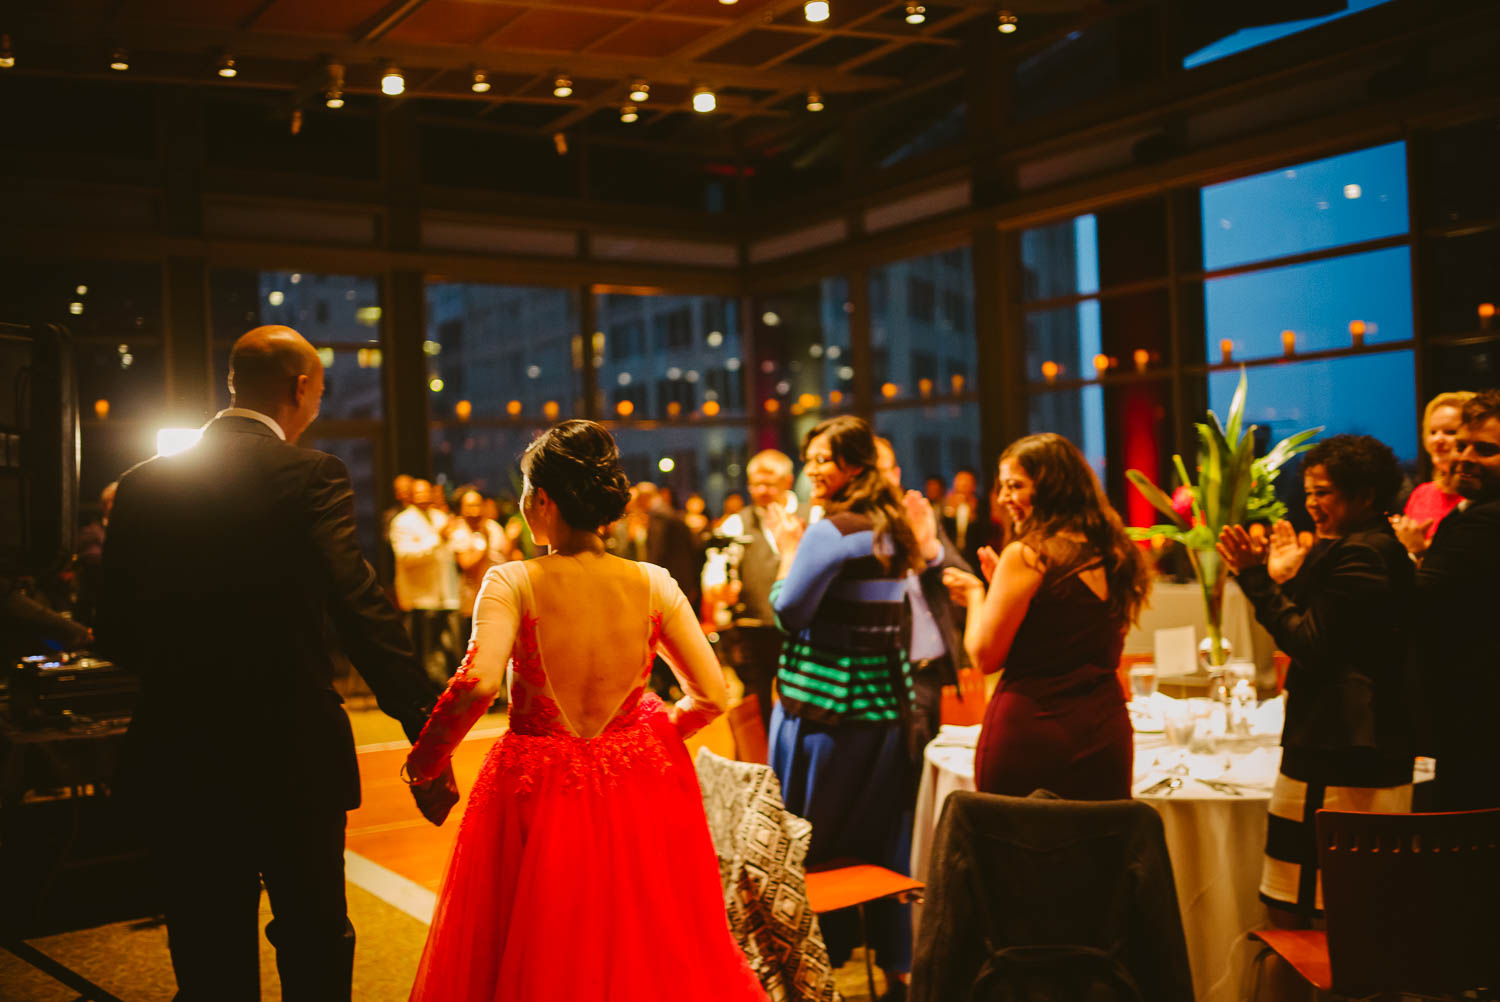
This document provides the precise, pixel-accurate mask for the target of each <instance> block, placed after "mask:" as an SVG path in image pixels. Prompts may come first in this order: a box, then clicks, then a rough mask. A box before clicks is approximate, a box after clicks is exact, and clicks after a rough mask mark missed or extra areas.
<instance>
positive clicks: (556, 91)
mask: <svg viewBox="0 0 1500 1002" xmlns="http://www.w3.org/2000/svg"><path fill="white" fill-rule="evenodd" d="M552 96H553V97H572V96H573V78H572V77H570V76H568V75H567V74H566V73H559V74H558V75H557V79H556V80H554V81H552Z"/></svg>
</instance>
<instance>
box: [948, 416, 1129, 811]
mask: <svg viewBox="0 0 1500 1002" xmlns="http://www.w3.org/2000/svg"><path fill="white" fill-rule="evenodd" d="M999 497H1000V503H1001V506H1002V508H1003V509H1004V512H1005V514H1006V515H1007V516H1008V521H1009V523H1010V531H1009V532H1008V533H1007V542H1006V545H1005V548H1004V549H1003V550H1001V552H1000V554H999V556H998V557H997V556H996V555H995V553H994V551H993V550H986V551H984V552H982V553H981V554H980V564H981V566H982V568H983V569H984V571H985V576H986V577H988V578H989V579H990V583H989V590H988V592H986V590H985V586H984V582H982V581H980V580H979V579H978V578H976V577H975V576H974V575H972V574H967V573H965V572H963V571H960V570H956V569H953V568H950V569H949V570H947V571H945V572H944V575H943V580H944V583H946V584H947V585H948V588H949V591H950V592H951V593H952V595H953V598H954V601H956V602H959V603H961V604H965V605H967V606H968V609H969V611H968V620H967V625H966V627H965V630H964V647H965V648H966V649H967V650H968V653H969V658H970V659H971V661H972V662H973V664H974V665H976V666H977V667H979V668H980V669H981V670H983V671H984V672H985V673H986V674H988V673H990V672H995V671H999V670H1000V669H1002V668H1003V669H1004V674H1003V675H1001V677H1000V684H999V686H998V687H997V688H996V690H995V695H994V697H993V698H992V699H991V700H990V704H989V707H988V708H987V709H986V710H985V716H984V726H983V727H982V728H981V729H980V732H979V745H978V747H977V749H976V750H975V755H974V779H975V785H977V786H978V788H979V789H980V790H981V791H983V792H985V793H1001V794H1006V795H1008V796H1014V797H1024V796H1026V795H1028V794H1030V793H1031V792H1032V791H1033V790H1036V789H1047V790H1051V791H1052V792H1053V793H1055V794H1057V795H1058V796H1060V797H1063V798H1065V799H1068V800H1117V799H1119V800H1123V799H1126V798H1128V797H1129V796H1130V779H1131V762H1132V757H1133V751H1134V749H1133V745H1132V736H1133V735H1132V730H1131V726H1130V716H1129V714H1128V713H1127V711H1126V709H1125V697H1124V693H1123V691H1122V690H1121V688H1120V683H1119V681H1118V679H1117V677H1116V675H1115V668H1116V667H1117V666H1118V665H1119V663H1120V650H1121V648H1122V647H1123V646H1124V643H1125V631H1126V629H1127V628H1128V627H1129V625H1130V623H1131V622H1132V621H1133V620H1134V619H1135V616H1136V614H1137V613H1138V612H1139V610H1140V608H1141V605H1142V604H1143V603H1144V602H1145V600H1146V595H1147V593H1148V592H1149V590H1150V571H1149V570H1148V568H1147V565H1146V560H1145V558H1144V556H1143V555H1142V554H1141V552H1140V550H1139V548H1138V547H1137V546H1136V545H1135V543H1133V542H1132V541H1131V540H1130V537H1129V536H1127V535H1126V533H1125V526H1124V524H1123V523H1122V522H1121V521H1120V516H1119V515H1118V514H1116V512H1115V510H1114V509H1113V508H1111V507H1110V504H1109V501H1108V500H1107V499H1106V498H1105V496H1104V492H1103V490H1102V489H1101V488H1100V486H1099V480H1098V478H1097V477H1096V476H1095V475H1094V471H1093V470H1092V469H1090V468H1089V465H1088V462H1087V461H1086V460H1085V459H1084V458H1083V454H1082V453H1081V452H1079V451H1078V448H1077V447H1076V446H1074V445H1073V443H1071V442H1069V441H1068V440H1067V439H1065V438H1063V437H1062V436H1061V435H1054V434H1043V435H1029V436H1027V437H1026V438H1022V439H1019V440H1017V441H1016V442H1014V443H1013V444H1012V445H1011V446H1010V448H1008V449H1006V450H1005V453H1004V455H1002V456H1001V457H1000V481H999Z"/></svg>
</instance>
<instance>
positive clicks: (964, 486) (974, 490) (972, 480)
mask: <svg viewBox="0 0 1500 1002" xmlns="http://www.w3.org/2000/svg"><path fill="white" fill-rule="evenodd" d="M953 493H954V494H957V495H959V496H960V497H963V498H973V497H978V496H979V475H978V474H977V473H975V472H974V471H973V470H971V469H969V467H967V466H965V467H963V468H961V469H960V470H959V471H958V472H957V473H955V474H954V475H953Z"/></svg>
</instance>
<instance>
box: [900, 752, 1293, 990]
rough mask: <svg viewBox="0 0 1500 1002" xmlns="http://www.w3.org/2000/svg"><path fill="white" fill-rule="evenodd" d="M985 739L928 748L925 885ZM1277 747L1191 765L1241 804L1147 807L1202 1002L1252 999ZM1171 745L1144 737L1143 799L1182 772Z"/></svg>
mask: <svg viewBox="0 0 1500 1002" xmlns="http://www.w3.org/2000/svg"><path fill="white" fill-rule="evenodd" d="M978 737H979V728H978V727H944V728H943V729H942V733H940V734H939V736H938V737H937V738H936V739H935V740H934V741H933V742H932V743H931V744H929V745H928V746H927V752H926V766H925V768H924V770H923V773H922V784H921V787H920V790H919V792H918V794H917V810H916V823H915V825H914V829H913V832H912V857H911V867H912V870H911V872H912V876H914V877H916V878H917V879H918V880H922V881H925V880H926V879H927V860H928V856H929V854H930V853H931V850H932V839H933V835H934V833H935V831H936V829H937V822H938V817H939V815H940V814H941V813H942V809H943V801H944V800H946V799H947V797H948V794H950V793H952V792H953V791H954V790H972V789H974V743H975V742H976V741H977V740H978ZM1274 740H1275V739H1274V738H1272V737H1269V736H1268V737H1267V738H1266V739H1265V742H1266V743H1265V744H1262V746H1260V747H1253V748H1252V749H1251V750H1248V751H1246V752H1243V753H1237V754H1235V755H1233V756H1232V757H1231V761H1232V767H1231V768H1230V769H1229V770H1228V771H1227V772H1226V771H1225V769H1224V765H1225V761H1226V756H1225V755H1224V754H1222V753H1221V754H1205V755H1198V754H1194V755H1190V756H1188V761H1187V765H1188V769H1189V772H1190V774H1191V775H1192V776H1193V777H1202V778H1205V779H1217V778H1221V777H1222V778H1224V779H1227V780H1232V781H1235V782H1238V783H1244V784H1247V785H1248V786H1249V787H1250V788H1248V789H1246V791H1245V792H1244V793H1243V794H1242V795H1239V796H1236V795H1233V794H1228V793H1222V792H1218V791H1216V790H1213V789H1210V788H1208V787H1206V786H1204V785H1202V784H1201V783H1199V782H1197V781H1196V779H1188V780H1187V781H1186V782H1185V784H1184V785H1183V787H1182V788H1181V789H1179V790H1177V791H1175V792H1174V793H1172V794H1171V795H1169V796H1162V795H1160V794H1156V795H1147V796H1143V797H1141V799H1142V800H1144V801H1145V802H1146V803H1148V804H1150V805H1151V806H1152V807H1154V808H1156V810H1157V811H1158V812H1160V814H1161V816H1162V824H1163V827H1164V828H1165V830H1166V839H1167V853H1168V854H1169V855H1170V856H1171V859H1172V873H1173V876H1174V879H1175V881H1176V884H1177V903H1178V906H1179V907H1180V908H1181V909H1182V928H1183V932H1184V933H1185V934H1186V937H1187V948H1188V961H1189V963H1191V965H1192V969H1193V994H1194V995H1195V996H1196V998H1197V1002H1233V1000H1237V999H1240V998H1243V997H1245V996H1244V993H1245V991H1246V990H1247V989H1248V984H1246V983H1245V982H1246V978H1245V974H1246V971H1247V970H1248V968H1249V964H1250V962H1251V961H1252V960H1253V959H1254V957H1255V955H1256V952H1257V950H1256V946H1255V945H1254V944H1252V943H1251V942H1250V941H1249V940H1248V939H1247V938H1246V935H1245V934H1246V933H1247V932H1249V931H1250V930H1252V929H1260V928H1264V927H1265V926H1266V925H1267V919H1266V909H1265V905H1263V904H1262V903H1261V901H1260V899H1259V897H1258V896H1257V894H1258V889H1259V886H1260V869H1261V857H1262V855H1263V853H1264V851H1265V842H1266V807H1267V804H1268V803H1269V801H1270V795H1271V790H1270V788H1271V784H1272V782H1274V780H1275V776H1276V769H1277V767H1278V766H1279V765H1280V761H1281V749H1280V748H1278V747H1275V746H1274V745H1270V744H1269V742H1270V741H1274ZM1165 745H1166V743H1165V741H1164V740H1163V738H1162V736H1161V735H1160V734H1137V735H1136V744H1135V778H1136V783H1135V789H1136V790H1137V791H1140V790H1142V789H1144V788H1146V787H1149V786H1151V784H1152V783H1154V782H1156V781H1157V780H1158V779H1160V778H1162V776H1163V775H1164V774H1165V767H1166V766H1170V765H1172V764H1173V763H1174V761H1175V755H1176V753H1175V752H1173V751H1171V750H1170V749H1168V748H1166V746H1165Z"/></svg>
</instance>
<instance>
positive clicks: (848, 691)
mask: <svg viewBox="0 0 1500 1002" xmlns="http://www.w3.org/2000/svg"><path fill="white" fill-rule="evenodd" d="M777 685H778V686H779V689H780V692H781V698H782V699H783V700H785V701H786V702H787V709H788V710H789V711H790V712H791V715H792V716H799V717H806V718H808V719H811V720H821V721H824V722H826V723H832V722H834V721H837V720H874V721H879V722H882V723H894V722H896V721H899V720H900V719H901V704H902V702H903V701H910V699H911V698H912V696H911V691H912V683H911V671H910V669H909V667H908V665H907V662H906V655H905V654H904V653H903V652H901V651H900V650H899V649H898V650H895V651H891V652H889V653H885V654H862V655H850V654H845V653H841V652H838V651H831V650H827V649H823V648H819V647H816V646H813V645H812V644H808V643H803V642H801V641H799V640H788V641H787V642H786V644H785V646H784V647H783V648H782V651H781V672H780V674H778V676H777Z"/></svg>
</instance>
